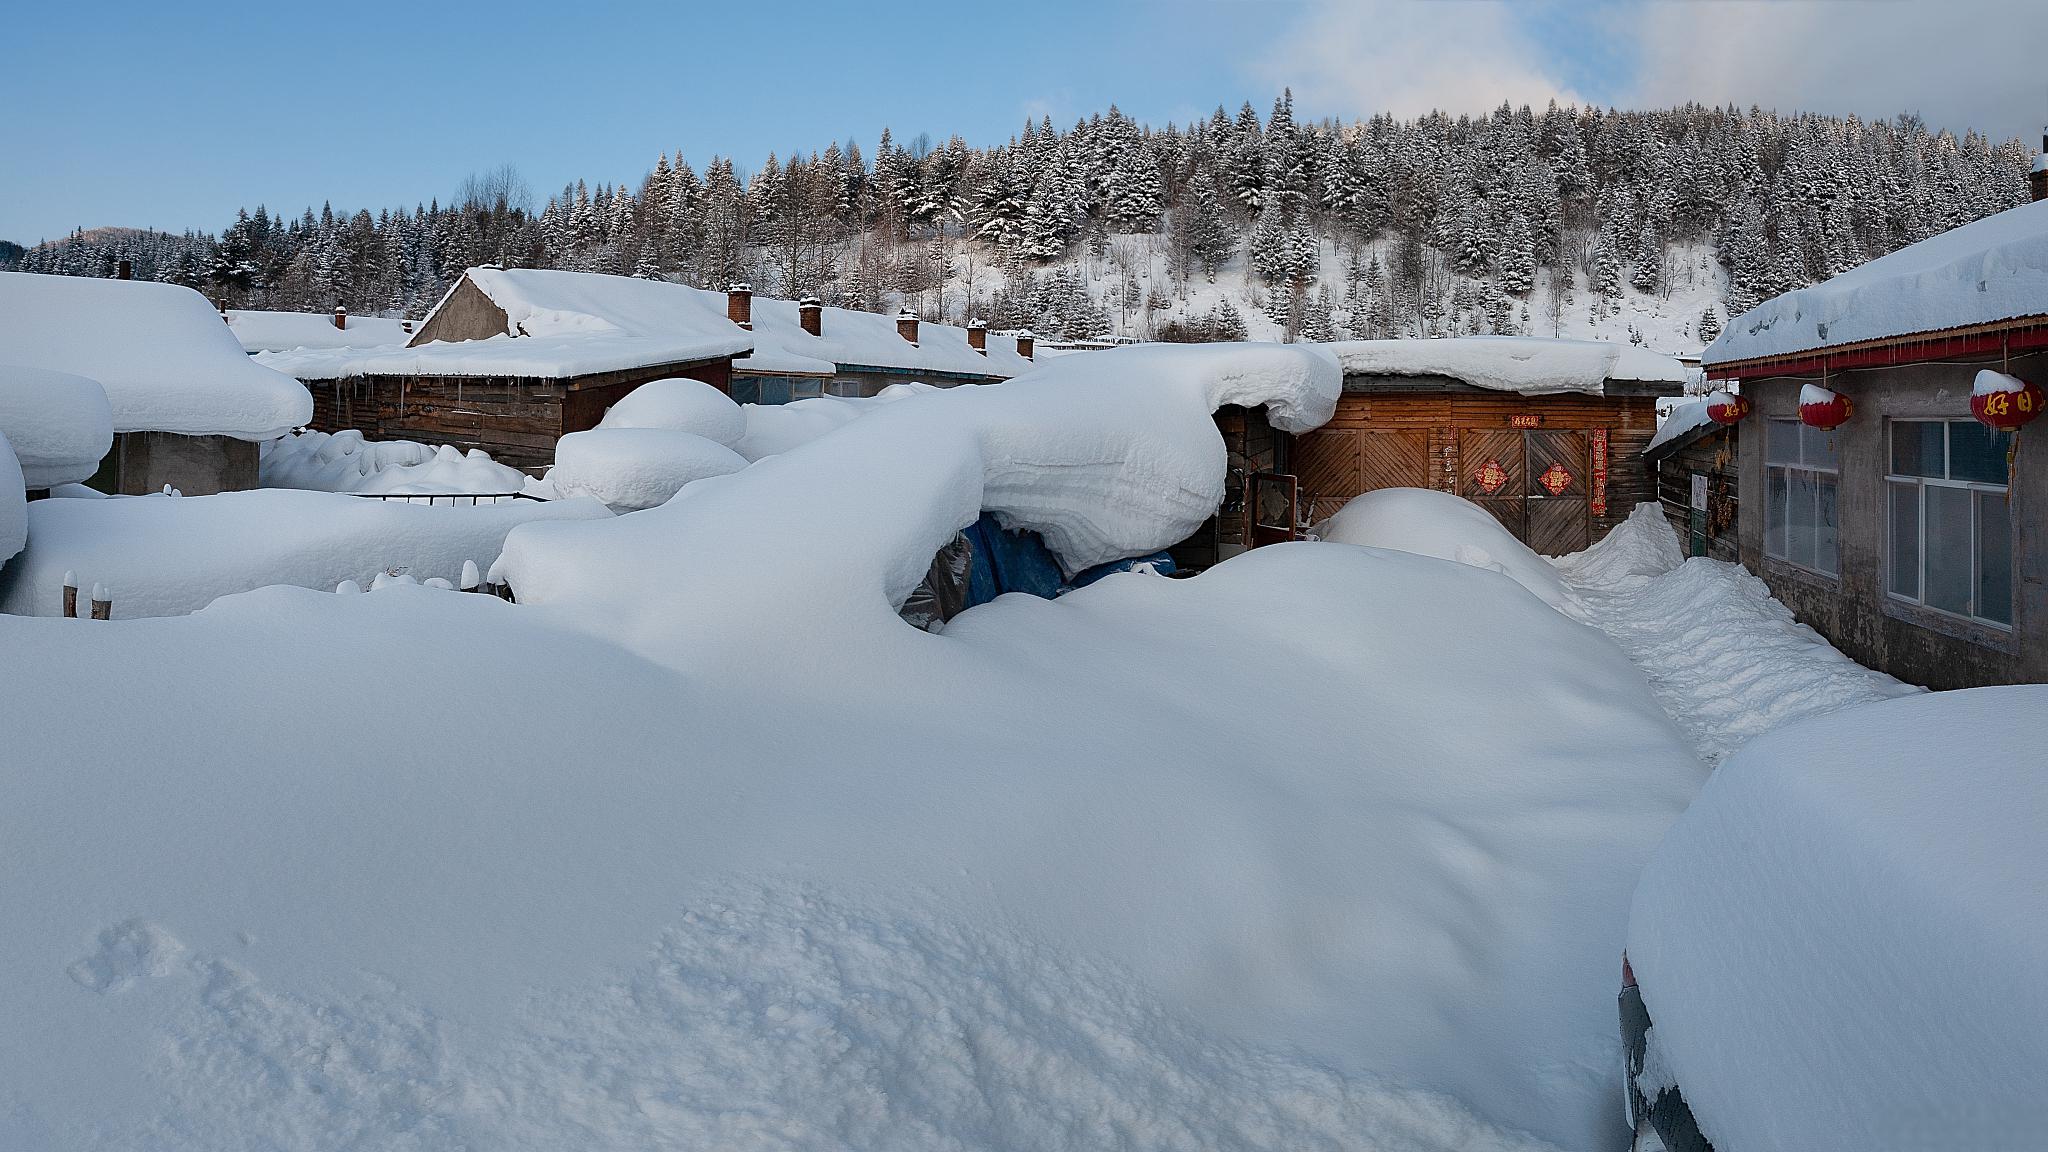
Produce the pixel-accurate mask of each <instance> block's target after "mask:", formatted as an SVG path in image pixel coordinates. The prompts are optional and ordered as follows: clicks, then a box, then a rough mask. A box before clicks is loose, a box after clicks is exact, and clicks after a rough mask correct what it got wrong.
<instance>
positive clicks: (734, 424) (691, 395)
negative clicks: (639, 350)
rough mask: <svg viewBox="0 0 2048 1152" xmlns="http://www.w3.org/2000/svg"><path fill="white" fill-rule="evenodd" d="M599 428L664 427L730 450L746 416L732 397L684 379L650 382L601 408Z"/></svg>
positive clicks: (744, 428)
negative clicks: (609, 405)
mask: <svg viewBox="0 0 2048 1152" xmlns="http://www.w3.org/2000/svg"><path fill="white" fill-rule="evenodd" d="M597 424H598V427H600V428H666V429H668V430H670V431H672V432H688V433H691V434H692V435H696V436H702V437H703V438H704V439H706V440H710V441H713V442H715V443H719V444H723V445H725V446H726V447H728V448H730V447H732V446H733V445H734V444H737V443H739V442H740V438H741V437H743V436H745V435H746V434H747V416H746V413H744V412H742V411H741V410H740V406H739V405H737V404H735V403H733V402H732V397H730V396H727V395H726V394H725V393H723V392H720V391H719V390H718V389H716V388H713V387H712V386H711V385H709V384H706V383H704V382H703V381H702V380H691V379H688V378H685V377H680V376H678V377H671V378H669V379H666V380H650V381H648V382H647V383H645V384H642V385H640V386H639V387H638V388H635V389H633V390H632V391H631V392H628V393H626V395H625V397H624V398H622V399H621V400H620V401H619V402H618V403H616V404H614V405H612V406H611V407H610V408H607V409H605V413H604V418H603V419H601V420H599V421H598V422H597Z"/></svg>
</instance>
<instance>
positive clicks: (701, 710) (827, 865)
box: [0, 348, 1700, 1149]
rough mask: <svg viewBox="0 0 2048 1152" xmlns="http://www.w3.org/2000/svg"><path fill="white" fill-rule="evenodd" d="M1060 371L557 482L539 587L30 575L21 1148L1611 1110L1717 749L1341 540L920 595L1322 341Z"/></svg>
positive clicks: (586, 1138)
mask: <svg viewBox="0 0 2048 1152" xmlns="http://www.w3.org/2000/svg"><path fill="white" fill-rule="evenodd" d="M1064 365H1072V366H1074V367H1073V368H1072V369H1068V370H1065V371H1061V370H1056V369H1055V368H1054V367H1051V366H1049V367H1048V368H1046V369H1042V370H1041V371H1040V372H1039V373H1037V374H1034V375H1033V376H1032V377H1029V378H1024V379H1020V380H1018V381H1014V382H1011V383H1008V384H1004V385H1001V386H997V387H991V388H971V389H951V390H944V391H936V392H929V393H918V394H913V395H911V396H909V397H908V398H906V399H903V400H900V401H895V402H891V403H888V404H883V405H877V406H874V409H873V410H872V411H871V412H869V413H868V414H867V415H864V416H862V417H861V418H859V419H857V420H854V421H851V422H849V423H846V424H844V425H842V426H841V427H840V428H838V429H837V430H836V431H833V432H830V433H828V434H826V435H823V436H821V437H818V438H817V439H815V440H812V441H810V442H809V443H807V444H804V445H802V446H800V447H796V448H793V449H791V450H789V451H786V452H783V453H781V454H779V455H775V456H773V457H770V458H767V459H764V460H763V461H762V462H760V463H759V464H756V465H755V466H753V467H749V468H747V469H745V470H744V471H742V472H740V473H737V474H735V475H732V476H727V477H717V478H712V479H708V480H704V481H700V482H698V483H696V484H693V485H691V486H690V487H689V488H688V489H686V490H685V491H684V492H683V493H682V494H681V495H680V496H679V497H678V498H676V499H675V500H672V501H671V502H669V503H668V504H665V505H663V506H662V507H660V508H656V509H652V510H649V511H647V512H643V513H636V514H634V515H631V516H626V517H620V518H617V519H615V520H609V521H605V522H604V523H603V524H602V525H597V524H591V525H564V524H552V525H542V524H530V525H526V526H523V527H521V528H519V529H517V530H516V531H515V532H514V533H513V534H512V536H511V538H510V539H509V540H508V543H507V555H506V557H505V562H504V564H503V565H502V571H503V572H504V573H506V574H507V575H508V576H509V578H510V580H511V581H512V583H513V585H514V587H515V588H516V589H517V590H518V592H519V595H520V598H521V602H520V603H519V604H517V605H512V604H505V603H502V602H499V601H496V600H494V599H491V598H488V597H482V596H462V595H457V594H453V593H442V592H432V591H429V590H426V589H420V588H393V589H387V590H385V591H382V592H377V593H373V594H370V595H363V596H332V595H326V594H322V593H315V592H309V591H304V590H297V589H275V588H273V589H267V590H263V591H260V592H256V593H252V594H248V595H244V596H238V597H232V598H229V599H226V600H223V601H221V602H219V603H217V604H215V605H214V606H212V607H211V608H209V609H208V610H206V611H204V612H201V613H198V614H196V615H192V616H188V617H179V618H173V619H160V620H143V621H116V622H114V623H113V624H110V625H99V626H92V625H89V624H87V625H80V624H76V623H70V622H63V621H53V620H25V619H18V618H0V661H4V662H6V664H7V667H8V668H9V670H12V669H14V668H20V669H31V668H32V669H34V670H35V675H34V676H23V677H19V678H17V680H16V681H15V682H17V683H20V684H22V685H23V687H21V688H19V689H17V690H15V691H12V692H10V693H7V694H0V728H4V729H5V730H7V731H9V732H12V733H17V734H19V743H18V747H19V749H20V752H21V755H20V756H19V757H18V758H17V759H16V760H15V763H16V764H18V765H19V767H17V768H15V769H14V770H13V771H12V772H11V773H10V774H9V775H8V776H6V777H5V782H4V787H5V788H6V789H7V790H8V799H9V800H10V801H14V802H10V803H6V804H0V868H4V872H5V874H6V875H7V876H9V877H10V883H11V884H12V885H14V887H13V888H12V889H11V890H12V891H14V892H15V893H16V896H15V897H14V898H11V899H9V900H7V901H4V902H0V970H5V971H7V972H8V973H10V974H11V977H12V978H10V979H9V980H7V981H0V1018H4V1019H6V1020H8V1021H10V1022H11V1024H10V1039H11V1042H10V1044H8V1045H5V1046H0V1143H7V1144H13V1145H24V1144H26V1145H28V1146H31V1147H33V1146H36V1145H37V1144H47V1145H53V1146H56V1147H78V1146H90V1145H93V1144H106V1143H114V1144H131V1145H132V1144H137V1143H147V1144H150V1145H151V1146H154V1147H162V1148H171V1149H179V1148H199V1147H203V1148H209V1149H222V1148H227V1149H233V1148H257V1147H262V1148H312V1147H333V1146H336V1145H347V1144H349V1143H355V1144H359V1145H362V1146H378V1147H389V1146H410V1147H415V1148H456V1147H507V1146H519V1147H545V1146H562V1145H574V1146H578V1147H614V1148H627V1147H650V1146H707V1147H709V1146H721V1147H723V1146H773V1147H787V1148H821V1149H822V1148H843V1147H862V1148H867V1147H874V1148H881V1147H888V1148H912V1149H922V1148H934V1149H936V1148H963V1147H965V1148H999V1147H1020V1146H1024V1147H1032V1148H1048V1149H1058V1148H1093V1147H1102V1146H1105V1145H1120V1146H1125V1147H1133V1148H1176V1147H1197V1146H1201V1147H1224V1148H1231V1147H1238V1148H1249V1147H1332V1148H1346V1147H1349V1148H1443V1149H1454V1148H1504V1147H1518V1146H1524V1142H1523V1141H1522V1140H1520V1139H1518V1138H1515V1137H1512V1136H1509V1135H1507V1134H1505V1133H1504V1132H1503V1131H1502V1127H1503V1126H1505V1127H1509V1128H1513V1129H1517V1130H1526V1131H1530V1132H1533V1133H1535V1134H1536V1135H1537V1136H1538V1137H1542V1138H1546V1139H1549V1140H1551V1141H1553V1142H1556V1143H1558V1144H1560V1145H1562V1146H1567V1147H1573V1148H1599V1147H1608V1148H1614V1147H1618V1146H1619V1145H1620V1143H1621V1142H1622V1139H1623V1134H1622V1133H1621V1132H1620V1131H1619V1122H1618V1120H1617V1119H1616V1117H1617V1114H1618V1102H1617V1098H1616V1097H1617V1090H1616V1085H1615V1083H1614V1076H1613V1067H1612V1066H1613V1058H1614V1048H1615V1041H1614V1023H1613V1000H1612V994H1613V990H1612V987H1611V984H1612V978H1613V967H1614V962H1613V961H1614V956H1615V955H1616V954H1617V953H1618V951H1619V946H1620V943H1621V937H1622V930H1623V913H1624V909H1625V904H1626V895H1627V891H1628V888H1629V885H1630V884H1631V882H1632V878H1633V876H1634V874H1635V872H1636V870H1637V869H1638V867H1639V866H1640V863H1641V861H1643V860H1644V859H1646V858H1647V857H1648V854H1649V852H1650V851H1651V848H1652V846H1653V844H1654V842H1655V840H1656V839H1657V837H1658V836H1659V834H1660V833H1661V830H1662V829H1663V827H1664V826H1665V825H1667V824H1668V823H1669V822H1670V821H1671V820H1672V819H1673V818H1675V816H1676V814H1677V813H1678V812H1679V811H1680V810H1681V809H1682V808H1683V806H1684V805H1685V803H1686V802H1687V800H1688V799H1689V797H1690V796H1691V795H1692V793H1693V791H1694V790H1695V788H1696V787H1697V783H1698V780H1699V776H1700V768H1699V765H1698V763H1697V761H1696V760H1695V759H1694V758H1693V756H1692V755H1691V753H1690V752H1689V751H1687V750H1686V748H1685V747H1684V746H1683V744H1682V743H1681V741H1680V739H1679V737H1678V734H1677V733H1676V732H1675V731H1674V730H1673V729H1672V728H1671V727H1670V725H1669V724H1668V722H1667V721H1665V720H1664V718H1663V717H1662V715H1661V713H1660V712H1659V711H1658V709H1657V706H1656V704H1655V703H1654V701H1653V700H1652V699H1651V698H1650V696H1649V694H1648V691H1647V689H1646V688H1645V687H1644V685H1643V683H1642V681H1641V679H1640V677H1639V676H1638V675H1637V674H1636V672H1635V671H1634V669H1633V668H1632V667H1630V666H1629V665H1628V663H1627V661H1626V660H1625V659H1624V658H1623V657H1622V656H1621V654H1620V653H1619V652H1618V651H1617V650H1616V649H1615V648H1614V647H1613V645H1612V644H1611V643H1609V642H1608V641H1607V640H1605V639H1604V638H1603V637H1601V636H1600V635H1598V634H1597V633H1596V632H1594V631H1592V630H1591V629H1587V628H1585V627H1583V626H1581V625H1579V624H1576V623H1573V622H1572V621H1570V620H1568V619H1566V618H1565V617H1563V616H1561V615H1560V614H1558V613H1556V612H1554V611H1552V610H1551V609H1550V608H1548V607H1547V606H1545V605H1544V604H1543V603H1542V602H1541V601H1539V600H1537V599H1536V598H1534V597H1532V596H1530V595H1528V594H1527V593H1526V592H1525V591H1524V590H1523V589H1521V588H1519V587H1518V586H1516V585H1515V584H1514V583H1513V582H1511V581H1509V580H1506V579H1503V578H1501V577H1500V576H1499V575H1497V574H1495V573H1493V572H1488V571H1482V570H1479V569H1476V568H1472V567H1469V566H1465V565H1459V564H1450V563H1445V562H1442V561H1439V560H1434V559H1430V558H1427V557H1421V556H1413V555H1405V554H1399V553H1393V552H1385V551H1379V550H1374V549H1367V548H1353V547H1339V546H1335V545H1326V544H1319V543H1303V544H1298V545H1290V546H1284V547H1279V548H1273V549H1262V550H1260V551H1258V552H1255V553H1251V554H1248V555H1245V556H1242V557H1239V558H1237V559H1234V560H1231V561H1229V562H1227V563H1225V564H1222V565H1219V566H1217V567H1216V568H1214V569H1212V570H1210V571H1209V572H1207V573H1205V574H1204V575H1202V576H1200V577H1197V578H1195V579H1192V580H1168V579H1164V578H1160V577H1157V576H1151V575H1143V574H1125V575H1118V576H1112V577H1109V578H1107V579H1104V580H1102V581H1100V582H1098V583H1096V584H1094V585H1091V586H1090V587H1088V588H1085V589H1082V590H1079V591H1077V592H1075V593H1072V594H1070V595H1068V596H1066V597H1063V598H1061V599H1059V600H1056V601H1043V600H1038V599H1035V598H1031V597H1014V596H1013V597H1003V598H999V599H998V600H996V601H995V602H993V603H991V604H987V605H983V606H981V607H978V608H976V609H973V610H970V611H968V612H967V613H965V614H963V615H961V616H959V617H957V618H956V619H955V620H953V621H952V622H951V623H950V624H949V625H948V627H947V629H946V630H945V632H943V633H941V634H937V635H932V634H926V633H922V632H919V631H917V630H915V629H913V628H911V627H909V626H908V625H906V624H904V623H903V622H902V621H901V620H900V619H898V618H897V617H896V615H895V603H896V602H897V601H898V600H900V599H901V597H902V595H903V594H905V593H907V591H908V590H909V586H910V585H911V584H912V583H914V582H915V579H916V578H917V576H918V575H919V574H920V573H921V572H922V570H923V568H924V567H925V566H926V565H927V564H928V563H929V561H930V557H931V554H932V551H933V550H934V549H935V548H936V547H937V546H938V545H939V544H940V543H943V542H944V541H945V540H946V539H949V538H950V537H951V535H952V533H953V532H954V531H955V530H956V529H957V528H958V527H959V526H960V525H962V524H964V523H967V522H969V521H970V520H972V519H973V518H974V517H975V515H976V514H977V513H978V512H979V511H980V510H981V509H984V508H990V509H994V510H996V511H997V512H998V513H999V514H1001V515H1004V516H1007V517H1010V518H1012V519H1013V521H1014V522H1018V523H1023V524H1029V525H1032V526H1034V527H1038V528H1040V529H1041V530H1044V531H1045V532H1046V533H1047V535H1048V538H1049V539H1050V540H1052V541H1053V542H1054V544H1055V546H1056V548H1057V549H1058V550H1059V551H1060V553H1061V555H1062V556H1063V558H1065V559H1066V561H1067V562H1068V563H1069V564H1070V565H1078V564H1081V563H1084V562H1087V561H1089V560H1091V559H1092V558H1094V557H1097V556H1099V555H1102V554H1104V553H1128V552H1134V551H1135V552H1143V551H1147V550H1149V549H1150V548H1152V547H1155V546H1156V544H1155V543H1154V542H1155V541H1156V540H1157V539H1158V538H1159V537H1160V536H1161V535H1164V534H1166V533H1169V532H1172V531H1176V530H1181V531H1184V530H1185V528H1186V527H1187V526H1190V525H1191V524H1193V523H1197V522H1199V519H1200V518H1201V517H1202V516H1205V515H1206V514H1207V509H1205V508H1202V507H1200V506H1199V505H1200V502H1201V501H1202V500H1204V499H1206V500H1208V501H1210V506H1211V507H1213V501H1214V499H1215V497H1216V495H1218V494H1220V492H1221V490H1222V485H1223V480H1224V476H1223V471H1224V465H1225V458H1224V454H1223V451H1222V444H1221V441H1220V438H1219V437H1218V435H1217V433H1216V431H1215V426H1214V424H1213V422H1212V421H1211V419H1210V417H1209V410H1210V408H1211V407H1212V406H1213V405H1215V404H1217V403H1222V402H1226V401H1227V402H1233V403H1249V404H1256V403H1261V402H1272V403H1273V404H1275V405H1277V406H1278V408H1279V412H1278V413H1277V415H1276V419H1277V421H1278V422H1279V423H1281V424H1284V425H1291V426H1295V427H1306V426H1312V425H1313V424H1314V423H1315V422H1317V421H1318V420H1320V419H1322V418H1324V417H1326V416H1327V414H1328V411H1329V408H1330V406H1331V405H1332V404H1333V403H1334V400H1335V396H1336V387H1337V382H1338V375H1337V368H1336V365H1335V362H1334V360H1333V359H1330V358H1328V357H1327V355H1326V354H1320V353H1317V352H1315V351H1313V350H1308V349H1298V348H1297V349H1281V348H1236V349H1136V350H1119V351H1115V352H1107V353H1102V354H1100V355H1099V356H1096V355H1091V356H1088V357H1078V358H1071V359H1069V360H1066V361H1063V362H1062V366H1064ZM793 497H794V498H793ZM139 502H141V501H129V503H139ZM187 502H188V503H189V502H191V501H187ZM153 503H175V502H166V501H154V502H153ZM1190 518H1192V519H1190ZM280 636H290V637H291V642H290V643H288V644H287V643H280V640H279V637H280ZM479 653H488V656H489V660H490V663H483V662H481V661H480V660H479ZM202 654H203V655H202ZM202 664H203V666H204V667H205V668H207V670H208V676H209V680H208V685H207V688H208V690H207V691H205V692H202V693H182V692H170V691H163V690H160V686H161V685H164V684H167V683H177V682H179V678H180V677H182V676H184V675H186V674H187V673H188V672H189V669H191V668H193V667H197V666H201V665H202ZM493 669H503V670H507V671H508V673H510V674H512V676H511V678H512V681H513V683H514V684H515V685H516V686H517V689H518V690H514V691H508V692H502V693H491V692H484V693H473V694H471V695H469V696H468V697H467V698H465V699H463V700H461V701H459V703H458V704H457V705H455V706H451V703H450V701H449V699H448V698H447V694H446V693H442V692H435V691H423V690H422V689H421V686H422V685H430V686H432V685H441V684H445V683H448V682H451V681H455V682H463V681H466V680H473V679H475V678H477V677H479V676H486V675H489V674H490V673H491V671H492V670H493ZM536 684H538V685H544V687H545V691H544V692H537V691H533V690H531V689H532V687H533V686H534V685H536ZM88 686H89V687H90V690H87V689H88ZM336 686H342V687H343V688H344V689H345V690H343V691H339V692H337V691H335V690H334V689H335V687H336ZM152 689H157V690H152ZM108 692H115V693H121V694H122V697H123V701H124V705H123V707H122V708H121V709H119V710H106V709H103V708H101V707H100V706H99V700H100V699H101V697H102V696H103V695H104V694H105V693H108ZM1475 697H1476V698H1481V699H1485V700H1488V701H1490V702H1492V703H1491V705H1490V707H1489V709H1488V710H1487V711H1486V712H1485V714H1484V715H1485V716H1486V721H1485V722H1483V723H1462V724H1456V725H1449V724H1444V723H1442V722H1441V720H1440V717H1441V712H1442V709H1443V707H1444V705H1445V704H1446V702H1450V701H1469V700H1471V699H1473V698H1475ZM365 716H374V717H375V718H376V722H375V724H374V725H369V726H366V725H365V724H364V723H363V717H365ZM1247 717H1278V718H1291V719H1287V720H1286V722H1285V723H1284V724H1283V725H1282V726H1280V727H1278V728H1276V727H1275V726H1272V725H1266V724H1262V723H1247ZM1304 717H1313V718H1314V722H1313V723H1306V722H1301V718H1304ZM144 743H146V744H147V746H148V749H149V752H148V755H147V756H136V755H134V754H133V750H134V749H135V748H136V747H138V746H139V745H141V744H144ZM1283 743H1284V755H1280V754H1276V748H1278V747H1281V746H1282V744H1283ZM1563 813H1569V818H1561V816H1560V814H1563Z"/></svg>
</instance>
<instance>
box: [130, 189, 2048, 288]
mask: <svg viewBox="0 0 2048 1152" xmlns="http://www.w3.org/2000/svg"><path fill="white" fill-rule="evenodd" d="M2034 199H2036V200H2039V199H2040V197H2039V196H2036V197H2034ZM114 279H116V280H133V279H135V265H133V264H130V263H129V262H128V261H126V260H123V261H121V263H120V266H119V267H117V268H115V269H114Z"/></svg>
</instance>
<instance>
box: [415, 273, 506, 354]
mask: <svg viewBox="0 0 2048 1152" xmlns="http://www.w3.org/2000/svg"><path fill="white" fill-rule="evenodd" d="M507 324H508V320H507V318H506V316H505V310H504V309H503V308H500V307H498V305H497V304H496V303H495V302H494V301H493V300H492V299H491V298H490V297H489V296H486V295H484V291H483V289H481V288H478V287H477V286H476V284H475V283H474V282H472V281H471V280H470V278H469V276H468V275H467V274H466V273H465V274H464V275H463V277H462V279H460V280H457V281H456V282H455V289H454V290H453V291H452V292H450V293H449V294H448V298H447V299H445V300H443V301H441V303H440V305H439V306H437V307H436V308H435V309H434V314H433V315H432V316H430V317H428V318H427V322H426V323H424V324H422V325H420V327H419V330H418V331H417V332H414V333H413V334H412V339H410V340H408V341H406V347H408V348H417V347H419V346H420V345H422V344H426V343H429V342H431V341H435V340H488V339H490V338H491V337H493V336H503V335H505V334H506V333H507V332H508V331H510V329H509V328H508V327H507Z"/></svg>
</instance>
